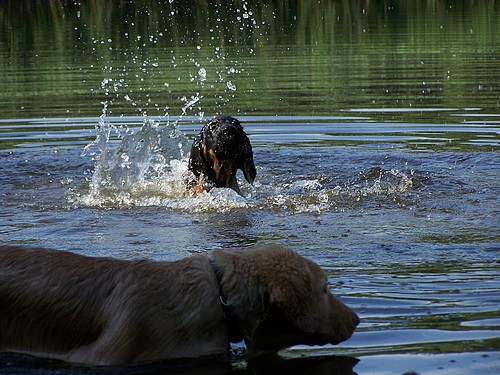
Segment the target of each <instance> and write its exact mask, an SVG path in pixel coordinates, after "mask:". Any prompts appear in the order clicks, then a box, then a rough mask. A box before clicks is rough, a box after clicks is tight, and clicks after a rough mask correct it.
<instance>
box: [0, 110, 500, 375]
mask: <svg viewBox="0 0 500 375" xmlns="http://www.w3.org/2000/svg"><path fill="white" fill-rule="evenodd" d="M458 112H459V113H462V112H461V111H458ZM453 114H455V113H453ZM370 115H371V114H370V113H369V112H365V111H363V116H360V117H356V116H352V117H345V118H335V117H331V118H322V117H318V118H315V117H283V118H281V117H272V118H269V117H244V116H243V117H241V118H240V119H241V120H242V122H243V124H244V125H245V130H246V132H247V133H248V134H249V137H250V139H251V141H252V144H253V145H254V156H255V162H256V165H257V171H258V178H257V180H256V182H255V184H254V185H253V186H251V185H249V184H247V183H246V182H244V179H243V176H240V184H241V186H242V196H239V195H237V194H236V193H234V192H233V191H232V190H229V189H214V190H212V191H210V192H209V193H206V194H202V195H201V196H199V197H196V198H193V197H190V196H189V194H188V191H187V188H186V185H185V180H186V176H187V174H188V173H189V171H188V170H187V155H188V150H189V147H190V144H191V139H192V137H193V135H194V134H196V133H197V132H198V131H199V129H200V127H201V126H202V124H201V123H200V122H199V120H198V119H197V118H182V119H180V120H178V121H177V120H170V121H167V120H165V119H158V118H157V119H151V118H140V117H137V118H132V117H131V118H108V117H106V116H101V118H68V119H64V120H56V119H53V120H51V119H47V120H23V121H13V120H3V121H1V122H0V132H1V138H0V141H1V142H2V144H3V150H2V151H1V154H0V156H1V160H2V163H1V166H0V174H1V175H2V176H3V183H2V184H1V187H0V189H1V191H0V193H1V196H2V206H1V213H0V214H1V217H2V219H1V221H0V225H1V226H0V229H1V236H2V239H3V242H7V243H17V244H27V245H40V246H46V247H53V248H56V249H69V250H72V251H75V252H79V253H82V254H86V255H92V256H97V255H111V256H115V257H118V258H126V259H137V258H149V259H158V260H173V259H178V258H180V257H183V256H188V255H190V254H192V253H196V252H204V251H207V250H210V249H215V248H230V247H242V246H243V247H244V246H249V245H251V244H253V243H256V242H258V241H266V242H276V243H280V244H285V245H287V246H290V247H292V248H294V249H295V250H297V251H299V252H300V253H301V254H303V255H305V256H308V257H310V258H312V259H314V260H315V261H316V262H318V263H319V264H320V265H321V266H322V267H323V268H324V269H325V270H326V271H327V272H328V275H329V277H330V282H331V286H332V289H333V291H334V293H336V294H337V295H339V296H340V297H341V298H342V300H343V301H344V302H346V303H347V304H349V306H351V307H352V308H353V309H354V310H356V311H357V312H358V313H359V315H360V317H361V319H362V324H361V325H360V327H359V328H358V330H357V332H356V334H355V335H354V336H353V337H352V338H351V339H350V340H348V341H347V342H345V343H342V344H341V345H338V346H335V347H334V346H327V347H322V348H306V347H296V348H292V349H290V350H288V351H286V352H285V353H284V354H283V355H284V356H285V357H286V358H291V359H292V358H297V357H302V356H304V355H305V356H325V355H327V356H328V355H332V354H336V355H352V356H357V357H358V358H361V359H362V361H361V362H360V363H359V364H358V365H356V369H359V368H361V369H362V370H363V358H379V357H365V356H367V355H371V356H372V355H387V354H392V355H393V354H395V353H414V352H419V353H421V352H423V353H436V354H437V353H455V352H472V353H482V354H484V353H483V352H488V351H491V350H495V349H498V342H499V340H500V330H499V326H500V320H499V308H498V306H499V302H500V299H499V297H498V290H499V288H500V278H499V274H498V271H499V264H498V249H499V248H500V241H499V239H500V238H499V222H498V219H497V218H498V215H499V214H500V205H499V203H498V194H499V193H500V190H499V186H498V176H499V173H500V167H499V163H498V147H499V146H500V137H499V135H498V134H499V131H498V130H499V129H498V128H497V127H495V126H491V125H490V126H484V122H483V120H480V121H475V122H470V123H465V124H454V125H451V126H448V125H444V124H441V125H439V124H438V125H431V124H393V123H392V124H391V123H389V124H376V125H374V124H373V123H371V122H369V120H370ZM465 115H467V113H465ZM39 129H43V131H39ZM374 133H375V134H374ZM346 134H348V135H346ZM485 140H487V142H485ZM437 146H438V147H437ZM482 354H481V355H482ZM481 355H479V354H478V357H477V358H476V357H474V358H475V359H474V360H478V361H481V360H482V361H487V362H488V363H489V364H490V367H491V365H492V363H491V361H493V362H496V361H498V352H493V353H491V354H488V357H481ZM443 358H445V359H443V361H444V362H449V361H450V360H458V359H459V358H460V357H456V356H453V355H451V354H449V355H448V357H443ZM464 358H465V357H464ZM438 362H439V361H438ZM364 363H365V364H366V363H368V364H369V363H370V362H364ZM431 363H434V362H431ZM449 363H451V364H453V363H455V362H449ZM462 365H463V363H462ZM457 366H458V365H457ZM469 367H470V366H469ZM490 367H488V368H490ZM368 368H370V366H368ZM401 368H402V369H405V368H404V366H403V367H401ZM411 368H412V367H411V366H410V367H408V368H406V369H407V370H411ZM453 368H454V367H453V366H451V369H452V370H450V371H452V372H451V373H453ZM361 373H363V371H362V372H361Z"/></svg>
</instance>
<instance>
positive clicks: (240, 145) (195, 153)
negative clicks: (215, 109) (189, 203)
mask: <svg viewBox="0 0 500 375" xmlns="http://www.w3.org/2000/svg"><path fill="white" fill-rule="evenodd" d="M238 169H241V170H242V171H243V174H244V176H245V179H246V180H247V181H248V182H249V183H253V181H254V179H255V176H256V174H257V172H256V169H255V165H254V161H253V151H252V146H251V144H250V140H249V139H248V137H247V135H246V134H245V132H244V130H243V127H242V126H241V123H240V122H239V121H238V120H237V119H235V118H234V117H215V118H213V119H212V120H210V121H209V122H208V123H207V124H206V125H205V126H203V128H202V129H201V131H200V133H199V134H198V136H197V137H196V139H195V140H194V142H193V146H192V148H191V154H190V157H189V170H190V171H191V172H192V173H193V174H194V176H195V181H194V182H193V183H192V184H191V185H192V187H191V193H192V194H193V195H196V194H197V193H199V192H201V191H208V190H210V189H211V188H213V187H228V188H231V189H233V190H235V191H236V192H238V193H240V188H239V186H238V181H237V179H236V172H237V170H238Z"/></svg>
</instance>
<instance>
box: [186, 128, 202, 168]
mask: <svg viewBox="0 0 500 375" xmlns="http://www.w3.org/2000/svg"><path fill="white" fill-rule="evenodd" d="M188 168H189V170H190V171H191V172H193V174H194V175H195V176H196V177H200V175H206V174H207V172H206V168H205V156H204V155H203V133H201V132H200V134H198V136H197V137H196V139H195V140H194V142H193V146H192V147H191V154H190V155H189V164H188Z"/></svg>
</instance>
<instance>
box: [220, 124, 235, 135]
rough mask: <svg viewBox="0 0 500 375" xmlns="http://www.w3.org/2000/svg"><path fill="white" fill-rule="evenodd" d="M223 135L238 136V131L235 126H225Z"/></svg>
mask: <svg viewBox="0 0 500 375" xmlns="http://www.w3.org/2000/svg"><path fill="white" fill-rule="evenodd" d="M222 133H223V134H225V135H236V134H238V129H236V127H235V126H234V125H224V127H223V128H222Z"/></svg>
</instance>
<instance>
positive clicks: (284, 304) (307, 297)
mask: <svg viewBox="0 0 500 375" xmlns="http://www.w3.org/2000/svg"><path fill="white" fill-rule="evenodd" d="M291 276H293V277H289V278H287V280H286V281H285V280H282V281H281V282H278V283H273V285H272V286H271V288H270V290H268V293H269V304H270V307H271V309H273V308H277V309H278V310H279V311H280V312H281V314H283V315H284V316H285V318H286V319H287V320H288V321H289V322H290V323H291V324H293V325H294V326H295V327H297V328H299V329H300V330H302V331H304V332H307V333H314V332H315V331H316V330H317V328H318V326H319V323H320V316H319V315H320V314H319V311H318V301H317V300H316V296H315V295H314V294H313V293H312V280H311V272H310V270H309V269H308V267H307V270H306V271H305V272H300V273H296V274H294V275H291Z"/></svg>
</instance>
